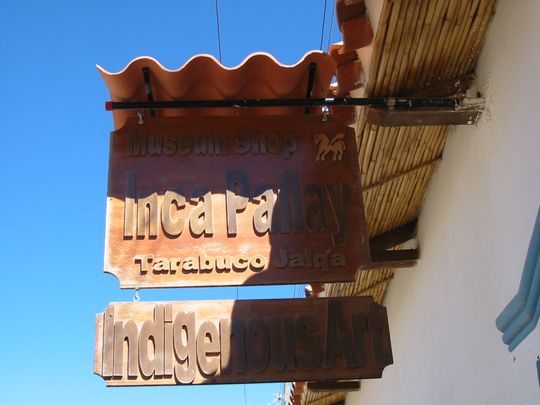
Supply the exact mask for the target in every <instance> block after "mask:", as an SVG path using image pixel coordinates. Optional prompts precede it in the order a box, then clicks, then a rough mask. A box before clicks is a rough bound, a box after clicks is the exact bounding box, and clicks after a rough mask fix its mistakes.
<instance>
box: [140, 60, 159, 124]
mask: <svg viewBox="0 0 540 405" xmlns="http://www.w3.org/2000/svg"><path fill="white" fill-rule="evenodd" d="M142 72H143V80H144V88H145V90H146V98H147V99H148V101H150V102H152V101H154V92H153V91H152V82H151V80H150V69H148V68H147V67H143V68H142ZM150 116H152V117H155V116H156V111H155V110H154V109H152V110H150Z"/></svg>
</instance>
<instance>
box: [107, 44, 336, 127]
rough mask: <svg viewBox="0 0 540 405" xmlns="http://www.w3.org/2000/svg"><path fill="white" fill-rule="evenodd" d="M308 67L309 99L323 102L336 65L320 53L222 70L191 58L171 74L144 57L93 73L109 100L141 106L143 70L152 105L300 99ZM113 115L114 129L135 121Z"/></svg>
mask: <svg viewBox="0 0 540 405" xmlns="http://www.w3.org/2000/svg"><path fill="white" fill-rule="evenodd" d="M311 63H316V64H317V70H316V74H315V80H314V83H313V91H312V97H313V98H322V97H326V96H327V95H328V89H329V87H330V82H331V80H332V77H333V76H334V73H335V70H336V62H335V61H334V60H333V59H332V58H331V57H330V56H329V55H327V54H326V53H323V52H320V51H312V52H309V53H307V54H306V55H304V57H303V58H302V59H301V60H300V61H299V62H297V63H296V64H294V65H291V66H287V65H283V64H281V63H279V62H278V61H277V60H276V59H275V58H274V57H273V56H271V55H269V54H266V53H254V54H251V55H249V56H248V57H247V58H246V59H245V60H244V61H243V62H242V63H241V64H240V65H238V66H236V67H232V68H227V67H225V66H223V65H222V64H220V63H219V61H217V60H216V59H215V58H214V57H212V56H209V55H197V56H194V57H193V58H191V59H190V60H189V61H188V62H186V63H185V64H184V65H183V66H182V67H180V68H179V69H177V70H169V69H167V68H165V67H163V66H162V65H161V64H160V63H159V62H158V61H157V60H155V59H153V58H150V57H140V58H137V59H134V60H132V61H131V62H130V63H129V64H128V65H127V66H126V67H125V68H124V69H123V70H121V71H120V72H117V73H111V72H108V71H106V70H105V69H104V68H102V67H101V66H99V65H98V66H97V68H98V70H99V73H100V74H101V76H102V77H103V80H104V81H105V84H106V85H107V87H108V89H109V93H110V96H111V100H112V101H147V95H146V89H145V83H144V80H143V73H142V69H143V68H148V70H149V72H150V78H151V83H152V92H153V96H154V100H156V101H171V100H227V99H229V100H234V99H255V98H269V99H275V98H304V97H305V96H306V90H307V82H308V75H309V65H310V64H311ZM303 113H304V109H303V107H283V108H276V107H272V108H246V109H231V108H227V109H225V108H213V109H196V110H193V109H190V110H186V109H174V110H173V109H171V110H161V111H159V115H160V116H183V115H191V116H195V115H198V116H201V115H233V114H234V115H249V114H303ZM113 116H114V124H115V127H116V128H119V127H120V126H122V125H123V124H124V122H125V121H126V119H127V118H128V117H133V116H136V111H128V110H115V111H114V112H113Z"/></svg>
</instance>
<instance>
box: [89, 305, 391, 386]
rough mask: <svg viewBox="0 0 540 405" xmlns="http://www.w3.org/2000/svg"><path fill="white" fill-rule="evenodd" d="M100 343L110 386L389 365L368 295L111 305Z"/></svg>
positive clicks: (381, 316)
mask: <svg viewBox="0 0 540 405" xmlns="http://www.w3.org/2000/svg"><path fill="white" fill-rule="evenodd" d="M95 346H96V347H95V360H94V372H95V373H96V374H98V375H100V376H102V377H103V378H104V379H105V381H106V383H107V385H110V386H129V385H177V384H179V385H182V384H211V383H216V384H222V383H242V382H270V381H300V380H336V379H358V378H379V377H380V376H381V374H382V371H383V369H384V368H385V367H386V366H387V365H389V364H392V361H393V360H392V351H391V344H390V335H389V330H388V320H387V315H386V309H385V308H384V307H382V306H380V305H378V304H377V303H376V302H375V301H373V298H372V297H344V298H319V299H307V300H306V299H289V300H245V301H191V302H163V303H155V302H154V303H152V302H148V303H113V304H110V305H109V306H108V307H107V309H106V310H105V312H103V313H101V314H98V315H97V317H96V341H95Z"/></svg>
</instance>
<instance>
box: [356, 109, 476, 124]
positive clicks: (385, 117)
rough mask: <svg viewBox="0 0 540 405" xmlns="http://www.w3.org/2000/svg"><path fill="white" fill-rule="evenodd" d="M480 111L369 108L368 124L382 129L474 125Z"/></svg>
mask: <svg viewBox="0 0 540 405" xmlns="http://www.w3.org/2000/svg"><path fill="white" fill-rule="evenodd" d="M480 114H481V111H480V110H456V109H454V108H451V107H450V108H449V107H423V108H412V109H399V108H395V109H388V108H374V107H369V108H368V114H367V122H368V123H369V124H373V125H378V126H381V127H404V126H433V125H436V126H438V125H473V124H474V123H475V122H476V121H477V120H478V117H479V116H480Z"/></svg>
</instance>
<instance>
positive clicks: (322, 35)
mask: <svg viewBox="0 0 540 405" xmlns="http://www.w3.org/2000/svg"><path fill="white" fill-rule="evenodd" d="M216 1H217V0H216ZM327 3H328V0H324V10H323V17H322V27H321V44H320V45H319V49H320V50H321V51H322V44H323V37H324V23H325V22H326V4H327Z"/></svg>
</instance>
